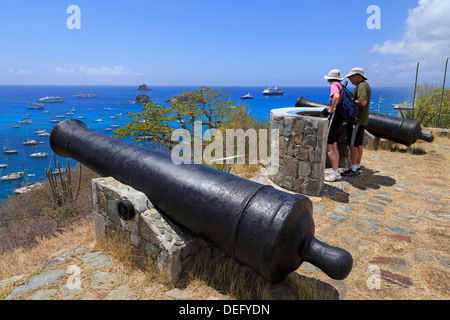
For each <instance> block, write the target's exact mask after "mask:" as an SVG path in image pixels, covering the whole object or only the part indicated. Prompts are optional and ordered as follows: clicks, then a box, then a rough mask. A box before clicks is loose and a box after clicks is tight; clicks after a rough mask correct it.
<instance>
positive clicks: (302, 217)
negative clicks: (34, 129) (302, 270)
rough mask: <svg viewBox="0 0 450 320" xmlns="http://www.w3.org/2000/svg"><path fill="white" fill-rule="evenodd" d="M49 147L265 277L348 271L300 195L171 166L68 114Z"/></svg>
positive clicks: (346, 256) (161, 156)
mask: <svg viewBox="0 0 450 320" xmlns="http://www.w3.org/2000/svg"><path fill="white" fill-rule="evenodd" d="M50 145H51V147H52V149H53V151H54V152H55V153H56V154H58V155H60V156H62V157H71V158H73V159H74V160H77V161H79V162H81V163H82V164H84V165H85V166H87V167H88V168H90V169H92V170H93V171H95V172H97V173H98V174H100V175H102V176H112V177H114V178H115V179H117V180H119V181H121V182H122V183H124V184H127V185H129V186H131V187H133V188H135V189H136V190H139V191H141V192H143V193H144V194H146V196H147V197H148V199H149V200H150V201H151V203H152V204H153V205H154V206H155V208H156V209H157V210H159V211H160V212H161V213H162V214H163V215H164V216H165V217H167V218H168V219H170V220H171V221H173V222H174V223H176V224H178V225H179V226H181V227H183V228H185V229H186V230H188V231H190V232H191V233H193V234H194V235H196V236H198V237H200V238H202V239H204V240H205V241H207V242H209V243H210V244H212V245H214V246H215V247H217V248H219V249H221V250H222V251H224V252H225V253H227V254H229V255H231V256H232V257H234V258H235V259H236V260H237V261H238V262H240V263H242V264H244V265H246V266H248V267H250V268H252V269H253V270H255V271H256V272H258V273H259V274H261V275H262V276H263V277H264V278H265V279H266V280H268V281H271V282H273V283H278V282H281V281H283V280H284V278H285V277H286V276H287V275H288V274H289V273H290V272H292V271H294V270H296V269H297V268H298V267H299V266H300V265H301V263H303V262H304V261H308V262H310V263H312V264H314V265H316V266H317V267H319V268H321V269H322V270H323V271H324V272H325V273H326V274H328V275H329V276H330V277H332V278H335V279H344V278H345V277H347V275H348V274H349V273H350V271H351V269H352V265H353V259H352V256H351V255H350V253H348V252H347V251H345V250H343V249H340V248H336V247H332V246H329V245H327V244H325V243H323V242H321V241H319V240H317V239H316V238H315V237H314V230H315V229H314V221H313V219H312V204H311V201H310V200H309V198H307V197H305V196H302V195H299V194H296V195H293V194H290V193H286V192H283V191H280V190H277V189H275V188H273V187H271V186H268V185H262V184H259V183H256V182H253V181H249V180H246V179H243V178H240V177H238V176H235V175H232V174H229V173H226V172H223V171H219V170H215V169H212V168H209V167H206V166H204V165H201V164H174V163H173V162H172V160H171V157H170V155H169V154H166V153H162V152H157V151H153V150H150V149H147V148H143V147H140V146H137V145H134V144H129V143H126V142H123V141H119V140H116V139H113V138H110V137H107V136H105V135H102V134H100V133H97V132H95V131H93V130H90V129H88V128H87V126H86V125H85V124H84V123H83V122H81V121H79V120H75V119H69V120H64V121H62V122H60V123H58V124H57V125H56V126H55V127H54V128H53V130H52V132H51V135H50ZM123 211H124V212H125V213H126V212H127V210H126V206H124V209H123ZM126 216H128V214H126Z"/></svg>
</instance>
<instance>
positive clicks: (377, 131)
mask: <svg viewBox="0 0 450 320" xmlns="http://www.w3.org/2000/svg"><path fill="white" fill-rule="evenodd" d="M295 107H296V108H321V109H325V108H328V105H326V104H324V103H320V102H315V101H310V100H308V99H306V98H304V97H300V98H298V99H297V101H296V103H295ZM366 129H367V131H369V132H370V133H371V134H373V135H374V136H376V137H380V138H384V139H388V140H391V141H394V142H398V143H401V144H404V145H406V146H408V147H409V146H411V145H412V144H413V143H415V142H416V141H417V140H418V139H421V140H425V141H427V142H432V141H433V140H434V136H433V135H431V134H427V133H423V132H422V127H421V126H420V122H419V121H417V120H410V119H403V118H396V117H392V116H388V115H384V114H379V113H373V112H370V113H369V123H368V124H367V126H366Z"/></svg>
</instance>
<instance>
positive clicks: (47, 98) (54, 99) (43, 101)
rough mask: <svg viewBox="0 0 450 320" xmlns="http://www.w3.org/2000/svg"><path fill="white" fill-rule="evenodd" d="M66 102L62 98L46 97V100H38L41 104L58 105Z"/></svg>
mask: <svg viewBox="0 0 450 320" xmlns="http://www.w3.org/2000/svg"><path fill="white" fill-rule="evenodd" d="M65 101H66V100H64V98H61V97H49V96H47V97H44V98H40V99H37V102H41V103H56V102H65Z"/></svg>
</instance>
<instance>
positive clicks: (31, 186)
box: [13, 158, 42, 194]
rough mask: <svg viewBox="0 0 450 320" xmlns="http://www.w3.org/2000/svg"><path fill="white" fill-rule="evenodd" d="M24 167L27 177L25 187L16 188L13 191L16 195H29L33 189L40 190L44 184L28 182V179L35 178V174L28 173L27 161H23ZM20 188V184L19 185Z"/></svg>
mask: <svg viewBox="0 0 450 320" xmlns="http://www.w3.org/2000/svg"><path fill="white" fill-rule="evenodd" d="M23 166H24V171H25V172H26V177H25V185H24V186H22V187H19V188H16V189H14V190H13V192H14V194H23V193H27V192H30V191H31V190H33V189H39V188H41V187H42V183H40V182H32V183H30V182H28V179H27V178H28V177H34V176H35V174H33V173H28V171H27V167H26V159H25V158H24V159H23ZM19 186H20V184H19Z"/></svg>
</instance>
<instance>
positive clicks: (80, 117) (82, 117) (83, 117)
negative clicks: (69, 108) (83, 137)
mask: <svg viewBox="0 0 450 320" xmlns="http://www.w3.org/2000/svg"><path fill="white" fill-rule="evenodd" d="M77 118H78V119H86V117H85V116H78V117H77Z"/></svg>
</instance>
